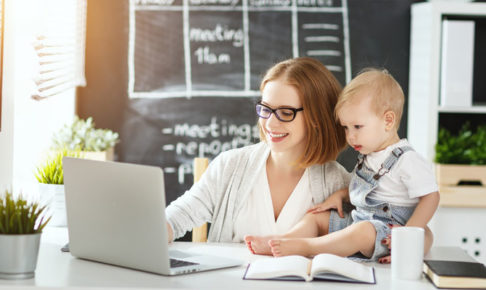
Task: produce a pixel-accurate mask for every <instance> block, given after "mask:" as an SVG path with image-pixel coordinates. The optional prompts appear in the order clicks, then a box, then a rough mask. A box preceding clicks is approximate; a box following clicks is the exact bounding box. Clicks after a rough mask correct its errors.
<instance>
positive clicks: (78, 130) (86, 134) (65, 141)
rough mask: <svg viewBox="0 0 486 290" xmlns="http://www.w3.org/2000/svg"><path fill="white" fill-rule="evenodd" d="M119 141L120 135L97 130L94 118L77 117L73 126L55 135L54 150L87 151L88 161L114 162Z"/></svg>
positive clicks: (66, 126) (68, 126)
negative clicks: (115, 147) (115, 148)
mask: <svg viewBox="0 0 486 290" xmlns="http://www.w3.org/2000/svg"><path fill="white" fill-rule="evenodd" d="M119 141H120V140H119V135H118V133H116V132H113V131H111V130H108V129H95V123H94V122H93V118H92V117H89V118H88V119H86V120H83V119H80V118H79V117H78V116H75V117H74V121H73V122H72V123H71V124H66V125H64V126H63V127H62V128H61V129H60V130H59V131H58V132H57V133H56V134H54V136H53V146H52V147H53V149H54V150H59V149H63V148H67V149H69V150H81V151H85V152H86V153H85V154H84V155H85V158H88V159H96V160H113V159H114V158H113V156H114V150H113V148H114V146H115V145H116V143H118V142H119Z"/></svg>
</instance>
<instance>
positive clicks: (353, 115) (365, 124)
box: [338, 96, 389, 154]
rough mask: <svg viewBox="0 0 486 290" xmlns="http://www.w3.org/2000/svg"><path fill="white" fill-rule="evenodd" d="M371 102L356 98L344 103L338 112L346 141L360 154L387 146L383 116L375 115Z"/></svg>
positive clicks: (387, 134)
mask: <svg viewBox="0 0 486 290" xmlns="http://www.w3.org/2000/svg"><path fill="white" fill-rule="evenodd" d="M371 101H372V98H371V97H366V96H365V97H361V98H359V97H358V98H355V99H354V100H353V101H350V102H347V103H345V104H344V105H343V106H342V107H341V109H340V110H339V111H338V117H339V120H340V123H341V125H342V126H343V127H344V131H345V132H346V141H347V142H348V144H349V146H351V147H353V148H354V150H356V151H358V152H359V153H361V154H369V153H371V152H377V151H380V150H383V149H385V148H386V147H387V146H388V144H387V143H388V142H387V141H388V139H389V131H387V130H386V122H385V119H384V116H378V115H377V114H376V112H375V111H374V110H373V108H372V104H371Z"/></svg>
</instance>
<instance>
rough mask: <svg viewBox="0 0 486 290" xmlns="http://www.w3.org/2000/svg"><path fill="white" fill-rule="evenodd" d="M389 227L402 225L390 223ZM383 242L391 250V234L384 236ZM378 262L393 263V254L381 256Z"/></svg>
mask: <svg viewBox="0 0 486 290" xmlns="http://www.w3.org/2000/svg"><path fill="white" fill-rule="evenodd" d="M388 227H389V228H391V229H392V228H396V227H401V225H392V224H388ZM381 243H382V244H383V245H385V246H387V247H388V249H389V250H390V252H391V235H388V236H386V238H384V239H383V240H381ZM378 262H379V263H382V264H389V263H391V255H388V256H384V257H381V258H379V259H378Z"/></svg>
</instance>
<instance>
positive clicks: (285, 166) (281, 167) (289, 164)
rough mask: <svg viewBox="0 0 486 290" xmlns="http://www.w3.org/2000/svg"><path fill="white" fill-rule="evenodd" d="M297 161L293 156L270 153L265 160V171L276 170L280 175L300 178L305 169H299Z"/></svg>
mask: <svg viewBox="0 0 486 290" xmlns="http://www.w3.org/2000/svg"><path fill="white" fill-rule="evenodd" d="M297 161H298V159H297V158H296V157H295V156H290V155H289V154H285V153H276V152H270V155H269V156H268V160H267V169H270V170H278V171H279V172H280V174H286V175H297V176H302V174H303V173H304V171H305V168H302V167H300V166H299V165H298V163H297Z"/></svg>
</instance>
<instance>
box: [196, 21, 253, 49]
mask: <svg viewBox="0 0 486 290" xmlns="http://www.w3.org/2000/svg"><path fill="white" fill-rule="evenodd" d="M243 38H244V36H243V30H242V29H241V28H240V29H230V28H228V27H226V26H223V25H221V24H219V23H218V24H216V26H215V27H214V29H202V28H195V27H191V29H190V31H189V40H191V41H194V42H199V41H206V42H221V41H231V42H232V44H233V46H234V47H241V46H242V45H243Z"/></svg>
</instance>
